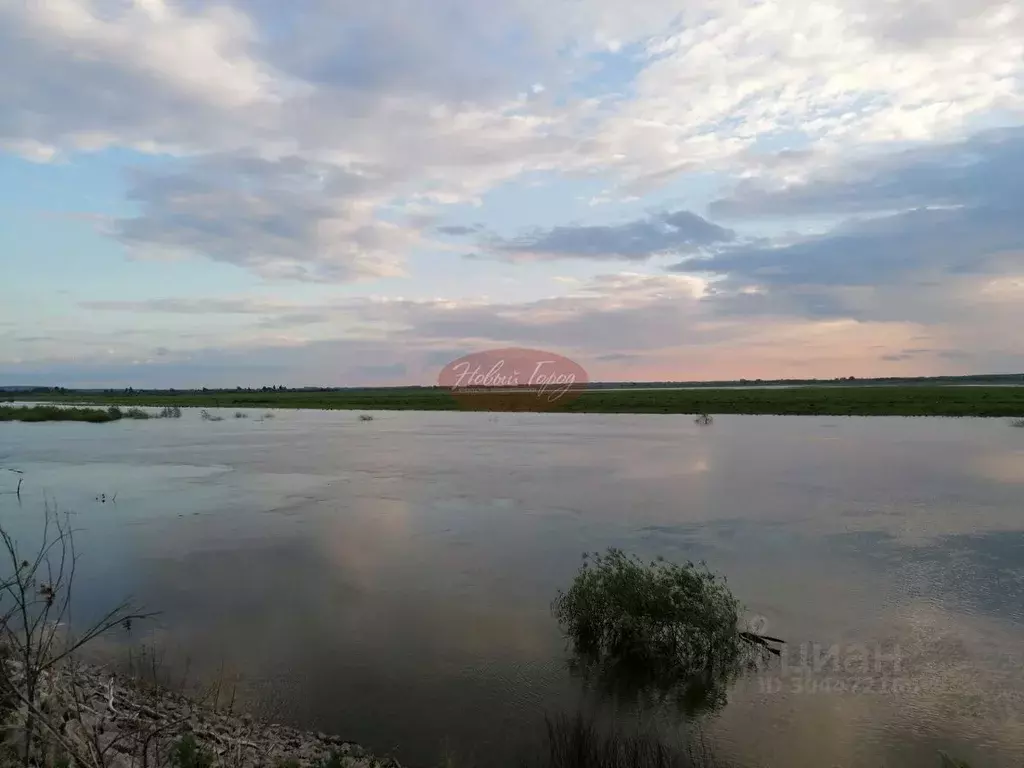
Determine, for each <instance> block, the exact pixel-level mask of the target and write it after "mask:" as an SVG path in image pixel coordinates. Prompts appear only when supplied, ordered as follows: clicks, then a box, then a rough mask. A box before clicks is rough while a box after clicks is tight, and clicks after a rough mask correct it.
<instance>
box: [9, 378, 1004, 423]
mask: <svg viewBox="0 0 1024 768" xmlns="http://www.w3.org/2000/svg"><path fill="white" fill-rule="evenodd" d="M16 397H18V396H12V397H11V399H15V398H16ZM29 397H31V399H33V400H35V401H41V400H42V401H48V402H63V403H78V404H83V405H108V404H115V403H116V404H124V403H126V402H131V403H132V404H135V405H139V406H155V407H160V406H180V407H182V408H185V407H195V408H233V409H237V408H318V409H328V410H330V409H359V410H417V411H445V410H461V409H462V408H463V407H464V406H463V404H461V403H459V402H457V401H456V400H455V399H454V398H452V396H451V395H450V393H449V392H447V391H446V390H442V389H437V388H430V387H410V388H408V389H346V390H315V391H274V392H262V391H249V390H240V391H209V392H193V391H190V392H169V391H163V392H160V391H149V392H136V393H133V394H130V395H126V394H124V393H123V392H117V393H74V392H69V393H64V394H56V393H48V394H33V395H25V396H24V399H28V398H29ZM495 410H501V408H500V407H498V408H495ZM558 410H561V411H566V412H572V413H681V414H697V413H708V414H776V415H819V416H994V417H1018V418H1019V417H1022V416H1024V387H1000V386H993V387H984V386H978V387H974V386H971V387H954V386H937V385H902V386H870V387H866V386H848V387H842V386H818V387H792V388H788V389H726V388H722V389H664V388H662V389H625V390H592V391H587V392H585V393H583V394H582V395H580V396H579V397H578V398H577V399H575V400H573V401H571V402H568V403H566V404H564V405H563V406H562V407H560V408H559V409H558Z"/></svg>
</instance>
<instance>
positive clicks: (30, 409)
mask: <svg viewBox="0 0 1024 768" xmlns="http://www.w3.org/2000/svg"><path fill="white" fill-rule="evenodd" d="M115 412H116V413H115ZM121 417H122V414H121V411H120V409H117V408H107V409H104V408H62V407H58V406H54V405H31V406H29V405H24V406H20V407H14V406H10V405H0V421H25V422H40V421H84V422H88V423H91V424H102V423H105V422H108V421H117V420H118V419H120V418H121Z"/></svg>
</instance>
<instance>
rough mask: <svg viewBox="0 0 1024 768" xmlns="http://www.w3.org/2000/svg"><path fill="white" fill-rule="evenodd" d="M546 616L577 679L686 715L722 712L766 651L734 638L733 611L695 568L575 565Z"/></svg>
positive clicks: (602, 559) (734, 605)
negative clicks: (669, 704)
mask: <svg viewBox="0 0 1024 768" xmlns="http://www.w3.org/2000/svg"><path fill="white" fill-rule="evenodd" d="M552 610H553V612H554V614H555V617H556V618H557V619H558V622H559V624H560V626H561V627H562V629H563V631H564V632H565V633H566V635H567V637H568V638H569V640H570V641H571V645H572V650H573V654H574V657H573V662H572V663H573V666H574V667H575V668H576V669H577V670H578V671H580V672H581V673H583V674H584V676H585V677H591V678H593V679H595V680H596V681H597V682H598V683H599V685H601V686H602V687H607V688H609V689H610V691H609V692H611V693H614V694H616V695H628V696H630V697H643V698H648V699H652V700H654V701H659V702H663V701H664V700H665V699H671V700H672V701H674V702H675V703H676V704H677V705H678V706H679V707H680V708H682V709H684V710H686V711H688V712H696V711H700V710H703V709H714V708H716V707H717V706H720V705H721V704H724V703H725V691H726V689H727V684H728V682H729V681H730V679H731V678H732V677H734V676H735V675H736V674H738V673H739V672H740V671H741V670H742V669H743V667H744V666H745V665H746V664H747V663H749V662H752V661H754V660H756V659H757V658H759V657H760V655H761V654H760V652H761V651H762V650H765V649H766V647H767V645H766V643H765V640H766V639H768V638H762V637H759V636H757V635H753V634H752V633H749V632H743V631H741V630H740V628H739V619H740V605H739V602H738V601H737V600H736V598H735V597H733V594H732V592H731V591H730V590H729V588H728V587H727V586H726V584H725V580H724V578H722V577H720V576H717V575H716V574H714V573H712V572H711V571H709V570H708V569H707V567H706V566H704V565H703V564H701V565H699V566H698V565H694V564H693V563H686V564H684V565H677V564H675V563H670V562H667V561H665V560H663V559H657V560H653V561H651V562H649V563H646V562H644V561H642V560H641V559H640V558H638V557H635V556H632V557H631V556H628V555H626V554H625V553H624V552H622V551H621V550H619V549H609V550H608V551H607V552H606V553H605V554H596V553H595V554H593V555H588V556H585V557H584V562H583V566H582V567H581V568H580V570H579V572H578V573H577V574H576V577H575V579H574V580H573V583H572V586H570V588H569V589H568V591H566V592H561V591H560V592H559V593H558V596H557V598H556V599H555V601H554V603H553V604H552ZM772 639H773V638H772ZM752 652H753V653H752ZM772 652H774V653H777V651H772Z"/></svg>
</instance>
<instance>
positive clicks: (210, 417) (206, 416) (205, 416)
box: [199, 410, 224, 421]
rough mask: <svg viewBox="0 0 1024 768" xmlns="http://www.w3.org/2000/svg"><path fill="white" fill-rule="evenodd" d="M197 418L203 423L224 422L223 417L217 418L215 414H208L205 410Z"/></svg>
mask: <svg viewBox="0 0 1024 768" xmlns="http://www.w3.org/2000/svg"><path fill="white" fill-rule="evenodd" d="M199 416H200V417H201V418H202V420H203V421H224V417H223V416H218V415H217V414H215V413H210V412H209V411H206V410H204V411H202V412H201V413H200V414H199Z"/></svg>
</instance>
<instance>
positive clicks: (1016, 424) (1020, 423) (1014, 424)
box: [1010, 419, 1024, 429]
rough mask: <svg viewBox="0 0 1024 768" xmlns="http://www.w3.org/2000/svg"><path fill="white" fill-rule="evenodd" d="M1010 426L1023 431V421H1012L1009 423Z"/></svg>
mask: <svg viewBox="0 0 1024 768" xmlns="http://www.w3.org/2000/svg"><path fill="white" fill-rule="evenodd" d="M1010 426H1011V427H1019V428H1021V429H1024V419H1014V420H1013V421H1011V422H1010Z"/></svg>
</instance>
